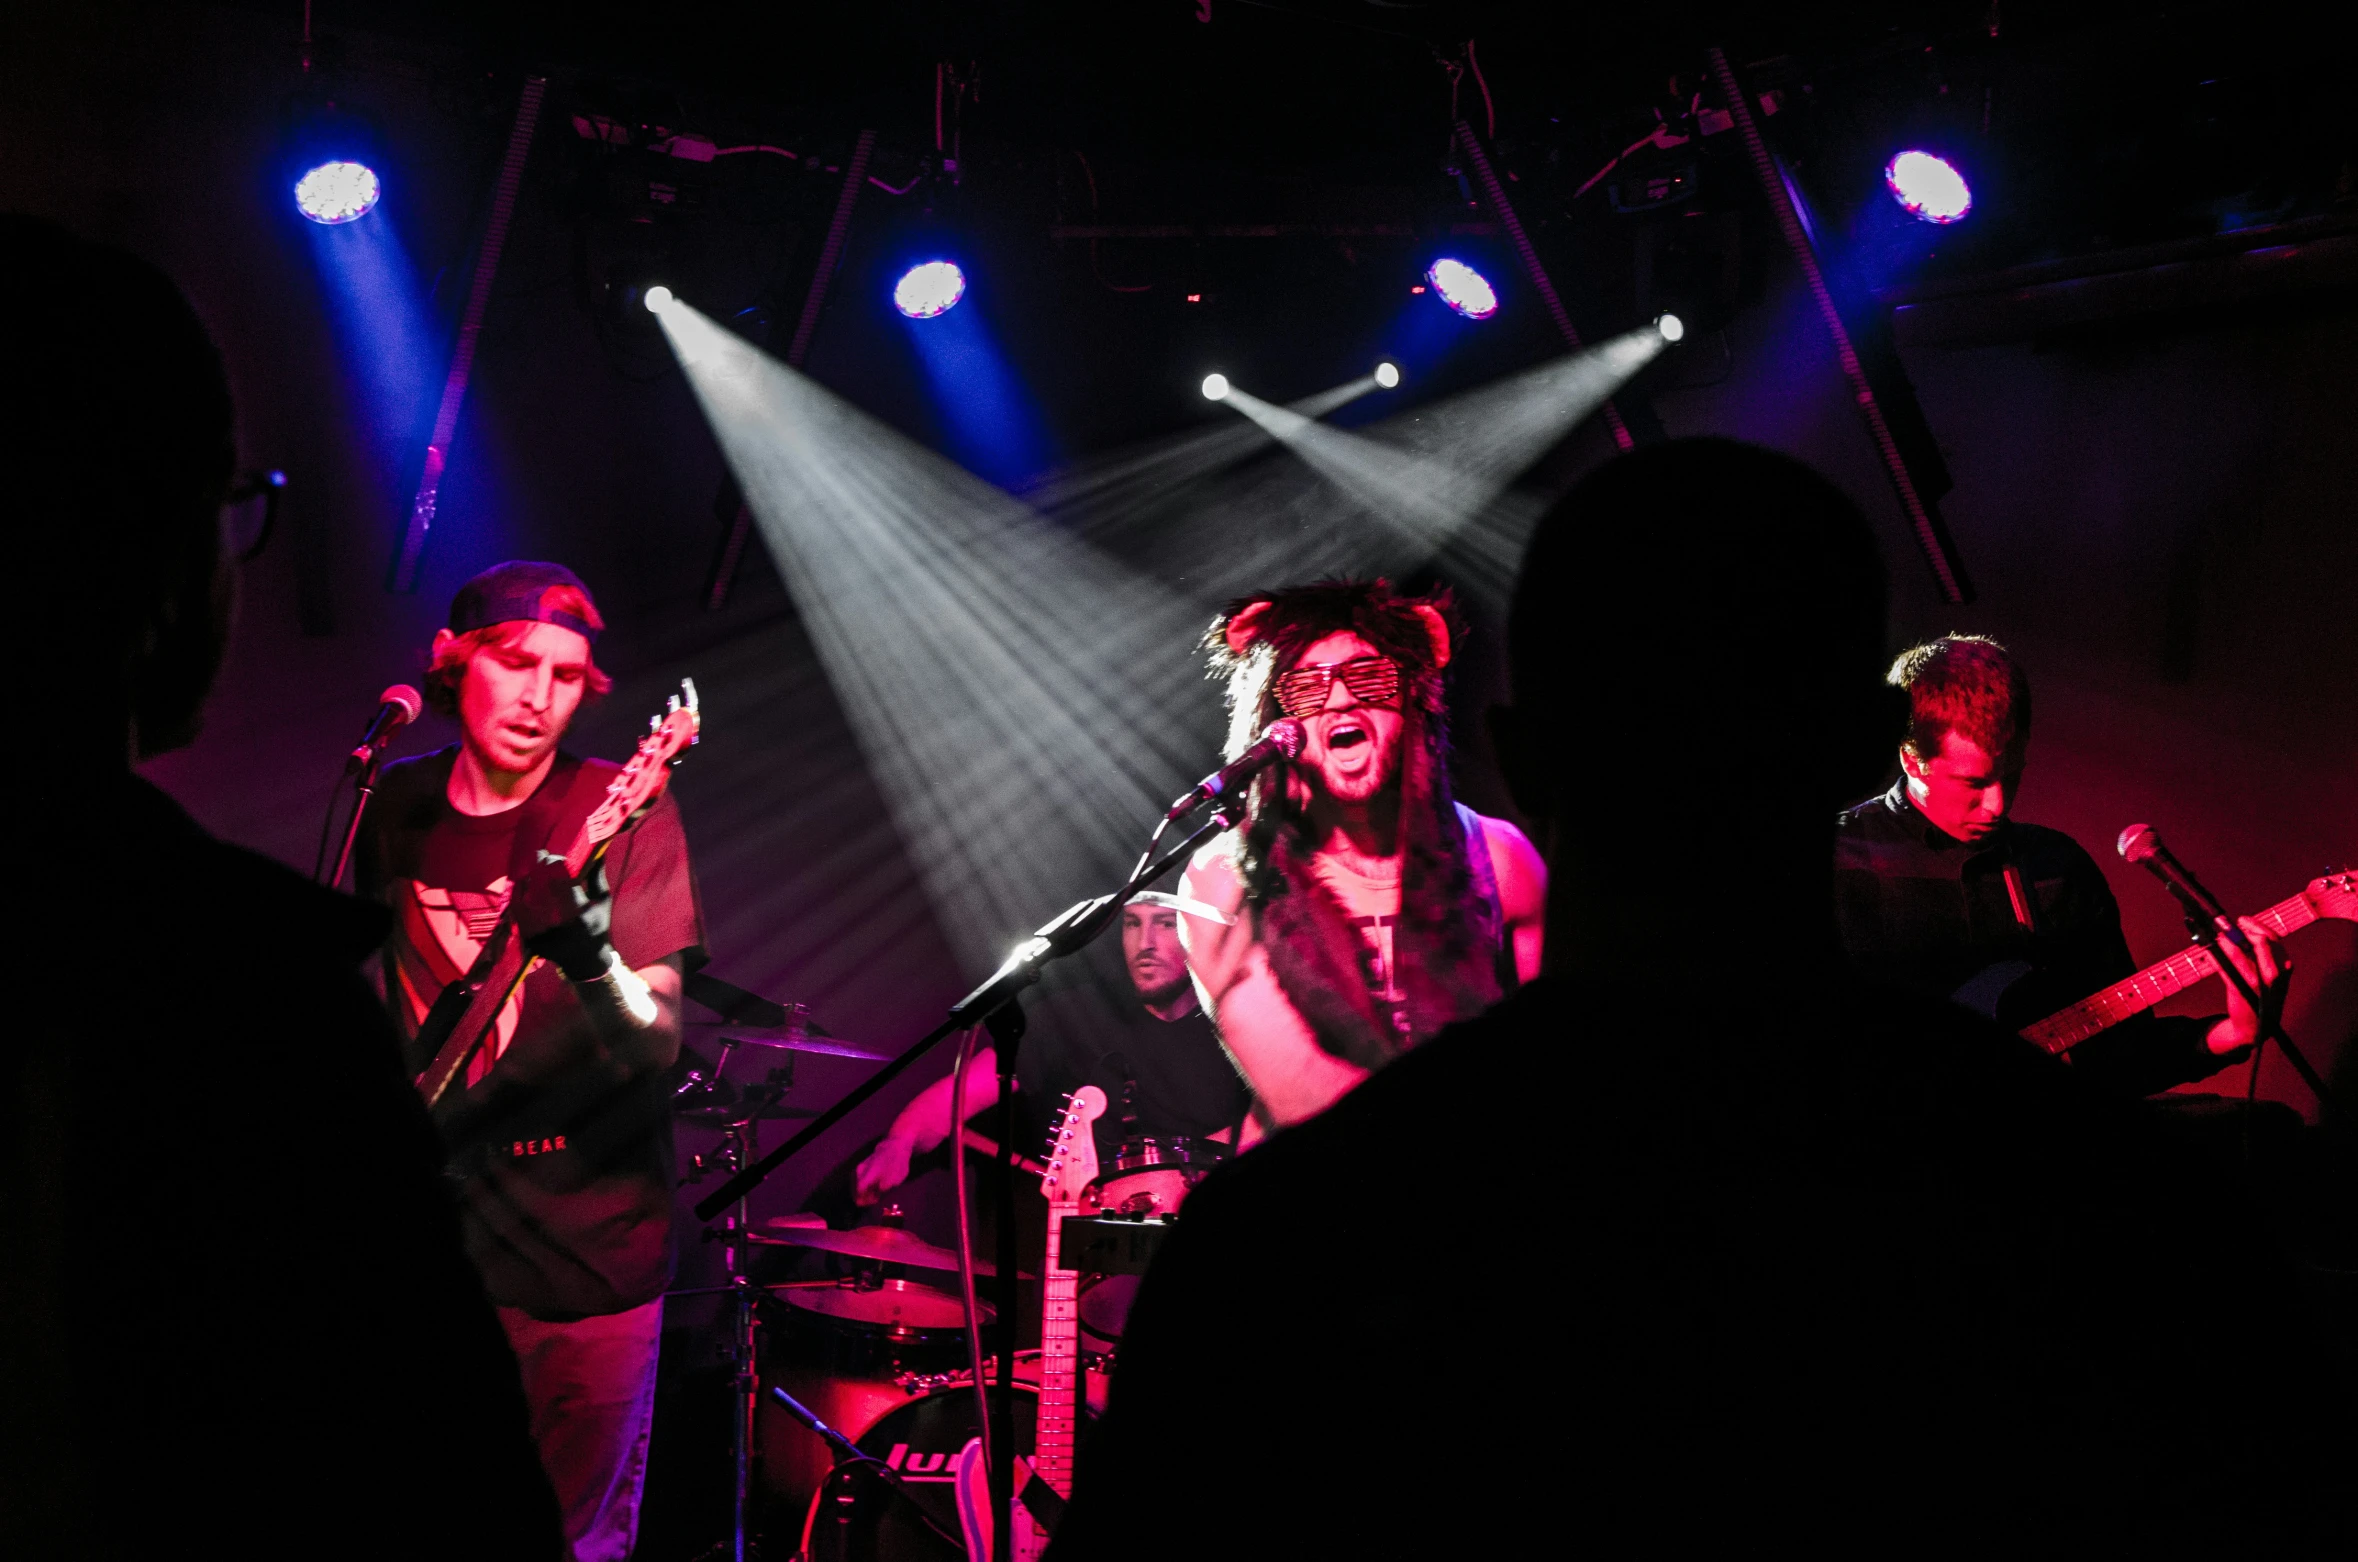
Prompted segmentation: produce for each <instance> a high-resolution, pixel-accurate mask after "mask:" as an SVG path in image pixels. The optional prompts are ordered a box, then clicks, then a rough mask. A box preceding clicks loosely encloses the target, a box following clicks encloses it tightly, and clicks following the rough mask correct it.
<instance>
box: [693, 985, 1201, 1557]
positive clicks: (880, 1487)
mask: <svg viewBox="0 0 2358 1562" xmlns="http://www.w3.org/2000/svg"><path fill="white" fill-rule="evenodd" d="M689 1029H690V1032H691V1034H694V1033H696V1032H699V1031H708V1032H712V1033H714V1034H715V1035H717V1037H718V1039H719V1042H720V1053H719V1057H718V1060H717V1061H716V1062H715V1063H714V1064H713V1065H712V1066H711V1068H710V1069H709V1070H707V1069H705V1068H703V1067H702V1066H701V1065H700V1064H698V1063H697V1062H695V1061H694V1055H693V1054H692V1053H691V1062H690V1066H689V1068H688V1069H687V1070H686V1071H685V1072H684V1075H683V1078H682V1080H681V1082H680V1084H679V1085H678V1087H677V1089H676V1090H675V1092H674V1098H673V1105H674V1111H675V1114H676V1115H677V1116H678V1117H679V1118H681V1119H682V1120H683V1121H687V1122H693V1123H697V1124H700V1125H703V1126H705V1127H708V1128H711V1129H715V1130H717V1131H718V1132H719V1134H720V1142H719V1144H718V1146H717V1147H716V1148H715V1149H714V1150H713V1151H711V1152H708V1153H706V1154H703V1155H699V1156H696V1157H695V1158H694V1159H693V1160H692V1161H691V1163H690V1164H689V1166H688V1167H687V1168H685V1171H686V1175H685V1176H684V1177H683V1179H682V1180H683V1181H684V1182H695V1181H698V1180H701V1179H702V1178H703V1177H704V1176H706V1175H707V1174H709V1173H712V1172H722V1173H734V1172H735V1171H737V1170H739V1169H740V1168H742V1167H743V1166H745V1165H747V1164H748V1163H749V1162H750V1161H751V1160H752V1158H753V1155H754V1153H755V1146H754V1136H755V1133H756V1132H757V1130H758V1127H759V1125H760V1124H761V1123H762V1122H764V1121H768V1120H772V1119H778V1118H800V1117H809V1116H811V1115H812V1113H811V1112H810V1111H809V1110H808V1109H806V1108H801V1107H797V1106H792V1105H789V1104H787V1102H786V1099H785V1097H786V1095H787V1093H788V1091H789V1089H790V1087H791V1085H792V1083H793V1058H792V1054H793V1053H795V1052H803V1051H819V1052H825V1053H827V1054H830V1055H834V1056H849V1057H856V1058H869V1057H874V1056H875V1054H872V1053H868V1052H866V1051H864V1050H862V1049H859V1048H856V1047H853V1046H851V1045H849V1044H847V1043H844V1042H842V1041H840V1040H838V1039H836V1038H833V1037H829V1036H826V1035H825V1033H824V1032H819V1031H817V1029H816V1027H813V1026H810V1025H808V1024H807V1022H804V1021H802V1019H801V1017H800V1016H799V1014H797V1015H796V1016H794V1023H790V1024H789V1025H786V1026H778V1027H767V1026H763V1027H747V1026H743V1025H710V1026H707V1025H691V1026H690V1027H689ZM740 1049H760V1050H761V1051H762V1052H766V1053H769V1054H771V1055H775V1054H776V1053H780V1052H783V1053H785V1054H787V1057H786V1061H785V1062H784V1063H783V1064H782V1065H777V1066H771V1067H768V1068H767V1069H766V1071H765V1075H764V1077H763V1078H761V1079H760V1080H758V1081H756V1082H753V1083H737V1082H733V1081H732V1080H730V1079H729V1078H728V1077H727V1074H728V1070H729V1064H730V1062H731V1059H732V1057H741V1056H745V1055H746V1053H744V1052H743V1051H741V1050H740ZM1226 1153H1227V1146H1225V1145H1223V1144H1219V1143H1215V1142H1211V1141H1206V1140H1201V1139H1187V1138H1183V1137H1169V1136H1163V1137H1134V1138H1131V1139H1128V1140H1125V1141H1124V1142H1123V1143H1122V1145H1121V1147H1120V1149H1119V1150H1118V1151H1117V1152H1116V1153H1115V1154H1113V1155H1112V1156H1110V1157H1108V1158H1107V1159H1106V1160H1105V1162H1104V1164H1103V1166H1102V1168H1101V1175H1100V1176H1099V1177H1098V1178H1097V1179H1096V1180H1095V1181H1094V1182H1093V1183H1092V1184H1091V1185H1090V1188H1089V1191H1088V1194H1087V1195H1086V1197H1085V1200H1084V1205H1083V1207H1084V1209H1085V1211H1086V1215H1085V1217H1083V1218H1079V1219H1075V1220H1073V1221H1072V1222H1071V1225H1070V1226H1069V1227H1068V1228H1067V1229H1066V1232H1065V1248H1066V1251H1067V1252H1068V1253H1072V1254H1074V1255H1076V1257H1077V1256H1078V1255H1082V1254H1090V1255H1096V1256H1095V1257H1091V1258H1088V1259H1086V1260H1083V1261H1085V1262H1090V1263H1101V1264H1103V1265H1104V1272H1084V1273H1083V1274H1082V1275H1081V1277H1080V1282H1079V1295H1080V1305H1079V1309H1078V1311H1079V1316H1080V1323H1081V1331H1082V1358H1083V1366H1084V1368H1085V1372H1084V1374H1083V1383H1084V1387H1083V1390H1082V1393H1081V1398H1082V1401H1083V1404H1084V1405H1085V1407H1086V1410H1087V1412H1088V1413H1089V1414H1094V1413H1095V1412H1096V1411H1097V1410H1098V1409H1099V1408H1100V1407H1101V1406H1102V1404H1103V1403H1104V1396H1105V1388H1106V1384H1107V1382H1108V1380H1109V1375H1110V1373H1111V1370H1112V1367H1113V1362H1114V1356H1115V1353H1116V1350H1117V1348H1118V1346H1119V1343H1120V1338H1121V1329H1122V1323H1123V1321H1124V1319H1125V1317H1126V1316H1127V1314H1128V1311H1129V1304H1130V1298H1131V1295H1132V1294H1133V1293H1134V1292H1135V1289H1136V1286H1137V1279H1138V1271H1140V1270H1142V1269H1143V1268H1144V1263H1143V1255H1145V1254H1146V1253H1149V1252H1151V1248H1152V1245H1153V1242H1154V1240H1155V1239H1156V1238H1157V1237H1159V1235H1160V1232H1161V1230H1162V1228H1163V1227H1164V1226H1165V1225H1166V1224H1167V1222H1168V1221H1169V1219H1170V1217H1171V1216H1172V1215H1173V1214H1174V1213H1176V1211H1177V1210H1178V1208H1179V1206H1180V1204H1181V1203H1182V1202H1183V1201H1184V1200H1185V1199H1186V1196H1187V1191H1188V1189H1189V1188H1190V1187H1192V1186H1193V1185H1194V1184H1195V1183H1196V1182H1197V1181H1198V1180H1200V1179H1201V1178H1202V1177H1203V1176H1204V1175H1205V1173H1206V1172H1208V1171H1209V1170H1210V1169H1211V1167H1212V1166H1213V1165H1214V1164H1215V1163H1216V1162H1217V1161H1218V1160H1219V1159H1220V1158H1222V1157H1223V1156H1225V1155H1226ZM899 1219H900V1212H899V1210H898V1209H897V1208H894V1207H890V1206H888V1207H886V1208H885V1209H884V1210H882V1211H881V1212H880V1216H879V1223H878V1224H873V1225H864V1226H858V1227H854V1228H852V1229H849V1230H839V1229H832V1228H830V1227H829V1226H828V1225H827V1223H826V1222H825V1220H824V1219H823V1218H822V1217H820V1216H818V1215H814V1214H794V1215H785V1216H780V1217H775V1218H771V1219H766V1220H759V1221H756V1220H754V1219H752V1218H751V1216H750V1213H749V1211H748V1210H747V1208H746V1205H745V1202H744V1201H742V1200H740V1201H739V1202H738V1203H737V1204H736V1205H735V1206H734V1207H732V1208H731V1209H730V1210H729V1212H728V1213H727V1214H726V1215H724V1216H723V1217H722V1219H721V1220H720V1222H719V1223H718V1229H717V1230H714V1231H710V1232H708V1233H707V1237H708V1239H710V1240H714V1241H717V1242H719V1243H720V1244H721V1248H722V1254H723V1264H724V1275H725V1279H724V1282H723V1283H722V1284H721V1285H718V1286H711V1287H697V1288H694V1290H692V1291H688V1292H675V1293H674V1294H675V1295H686V1294H698V1293H702V1294H713V1293H719V1294H722V1295H725V1296H726V1297H727V1298H728V1303H729V1306H728V1309H727V1311H726V1314H725V1317H726V1321H727V1340H726V1343H725V1345H724V1346H723V1354H724V1356H725V1357H726V1359H727V1360H728V1362H729V1364H730V1367H731V1386H732V1389H733V1396H732V1402H733V1411H734V1414H733V1421H732V1434H731V1449H732V1457H733V1460H734V1466H735V1467H734V1472H733V1473H734V1486H733V1490H734V1515H733V1518H734V1535H733V1543H734V1544H733V1554H734V1556H735V1557H736V1558H738V1559H740V1562H742V1559H743V1558H744V1557H746V1556H747V1555H748V1554H749V1551H748V1538H749V1528H748V1518H749V1513H750V1510H751V1508H752V1505H753V1503H754V1500H755V1491H754V1482H755V1476H756V1471H757V1470H758V1473H759V1480H760V1484H761V1487H762V1491H763V1495H764V1496H765V1497H766V1499H767V1504H766V1505H769V1506H771V1507H773V1509H774V1510H782V1511H784V1512H788V1513H797V1512H799V1513H800V1514H801V1515H802V1517H803V1524H802V1538H801V1544H800V1546H799V1547H798V1548H797V1551H796V1555H797V1556H798V1557H802V1558H806V1559H809V1562H817V1559H819V1558H821V1557H848V1556H853V1555H858V1556H861V1557H875V1558H897V1557H903V1556H906V1557H911V1558H926V1559H935V1558H938V1557H939V1556H940V1555H941V1552H942V1541H941V1540H940V1538H939V1536H940V1535H941V1534H942V1533H943V1531H944V1529H945V1528H947V1529H948V1530H949V1531H950V1532H951V1533H955V1532H956V1526H957V1523H958V1519H957V1516H956V1511H955V1498H954V1492H953V1490H952V1487H953V1484H954V1481H955V1476H954V1475H953V1474H952V1473H951V1472H952V1470H953V1467H954V1465H955V1464H956V1461H957V1459H958V1457H959V1453H960V1450H962V1449H963V1448H964V1447H965V1446H966V1444H967V1442H968V1441H969V1440H970V1439H972V1438H973V1437H974V1436H975V1434H976V1430H977V1427H976V1413H975V1397H974V1393H973V1379H972V1375H971V1371H970V1369H969V1366H968V1362H969V1359H970V1358H969V1354H968V1348H967V1338H966V1314H965V1309H964V1307H963V1305H962V1304H961V1302H960V1300H959V1296H958V1292H957V1289H956V1287H957V1284H958V1281H957V1273H958V1255H957V1253H956V1252H954V1251H953V1250H952V1249H950V1248H947V1247H942V1246H938V1245H936V1244H934V1243H931V1242H927V1241H925V1240H924V1239H922V1238H921V1237H919V1236H918V1235H917V1234H915V1233H913V1232H911V1231H908V1230H906V1229H904V1228H903V1227H902V1226H901V1225H900V1224H899V1223H898V1222H899ZM1074 1228H1086V1229H1085V1230H1082V1229H1074ZM781 1248H784V1249H799V1250H802V1251H805V1252H813V1253H824V1254H829V1255H833V1258H834V1260H835V1262H834V1263H833V1264H832V1265H831V1266H830V1267H831V1268H833V1269H835V1270H837V1271H839V1272H838V1273H836V1274H834V1275H832V1276H830V1277H827V1278H820V1279H797V1280H787V1281H783V1282H779V1281H763V1280H757V1279H756V1278H755V1277H754V1274H753V1268H754V1265H755V1260H756V1259H757V1257H758V1256H759V1255H760V1254H761V1253H762V1252H764V1251H767V1250H775V1249H781ZM974 1272H975V1274H976V1275H977V1276H978V1277H979V1278H983V1279H995V1278H996V1275H997V1272H996V1270H995V1269H994V1267H993V1266H992V1265H990V1264H989V1263H986V1262H983V1261H981V1260H980V1259H979V1258H978V1259H977V1260H976V1261H975V1263H974ZM1016 1278H1017V1280H1018V1281H1022V1282H1029V1281H1032V1280H1034V1279H1035V1278H1036V1277H1035V1276H1033V1275H1031V1274H1029V1273H1025V1274H1021V1275H1018V1276H1017V1277H1016ZM999 1294H1000V1296H1001V1297H1002V1298H1004V1297H1006V1296H1007V1295H1008V1294H1010V1293H1008V1292H1006V1291H1004V1290H1002V1291H1001V1292H1000V1293H999ZM978 1305H979V1309H980V1313H981V1318H982V1321H983V1322H984V1323H985V1324H986V1325H988V1324H990V1323H991V1322H993V1321H994V1320H995V1318H996V1316H997V1314H996V1310H995V1308H994V1307H993V1305H992V1304H991V1303H990V1302H989V1301H982V1302H980V1303H979V1304H978ZM994 1332H996V1331H994ZM1039 1358H1040V1352H1038V1351H1018V1352H1016V1353H1015V1360H1014V1376H1015V1383H1014V1387H1013V1390H1012V1392H1013V1395H1014V1399H1015V1406H1014V1409H1015V1428H1016V1438H1017V1451H1018V1453H1019V1454H1022V1455H1024V1456H1026V1457H1029V1456H1030V1455H1031V1452H1032V1427H1033V1423H1034V1417H1035V1415H1036V1412H1037V1409H1038V1385H1039V1380H1040V1361H1039ZM773 1390H776V1391H782V1396H783V1398H785V1399H787V1400H791V1401H792V1402H794V1403H795V1405H796V1407H797V1409H799V1410H801V1411H802V1412H803V1414H804V1415H814V1414H815V1415H816V1416H817V1417H818V1418H819V1419H820V1420H822V1421H824V1422H825V1423H827V1424H828V1425H829V1426H830V1427H831V1428H833V1429H836V1430H837V1431H839V1432H840V1433H841V1434H842V1436H843V1437H845V1438H847V1439H848V1440H849V1442H850V1443H851V1444H854V1445H856V1446H857V1448H858V1450H859V1453H860V1454H861V1455H862V1456H864V1458H863V1459H862V1460H860V1461H855V1460H853V1459H850V1458H848V1457H841V1456H839V1455H840V1453H841V1451H840V1450H839V1449H837V1448H835V1447H831V1446H830V1445H829V1443H828V1442H827V1441H826V1440H825V1439H824V1438H822V1437H821V1436H820V1435H819V1434H818V1433H816V1432H814V1431H812V1430H810V1429H809V1428H808V1425H807V1422H805V1421H804V1420H802V1419H801V1418H800V1417H798V1416H797V1415H794V1414H790V1413H789V1412H788V1411H787V1410H786V1409H785V1408H784V1407H783V1406H782V1404H781V1403H780V1402H779V1401H780V1397H781V1395H780V1394H774V1393H773V1392H772V1391H773ZM863 1463H865V1464H868V1465H869V1466H871V1467H873V1466H874V1465H881V1466H882V1467H883V1468H884V1469H886V1470H889V1471H891V1472H893V1473H894V1475H895V1476H896V1477H897V1479H895V1480H893V1481H892V1482H891V1483H890V1484H889V1485H888V1484H886V1483H882V1482H879V1481H876V1480H871V1479H864V1478H862V1477H861V1475H860V1474H859V1467H860V1465H861V1464H863ZM910 1503H914V1504H917V1505H918V1506H920V1507H922V1508H923V1509H924V1510H926V1511H925V1512H924V1513H923V1514H919V1513H913V1512H911V1511H910V1509H909V1506H908V1505H909V1504H910ZM928 1520H930V1521H931V1522H930V1524H929V1523H928V1522H927V1521H928ZM929 1531H930V1532H929Z"/></svg>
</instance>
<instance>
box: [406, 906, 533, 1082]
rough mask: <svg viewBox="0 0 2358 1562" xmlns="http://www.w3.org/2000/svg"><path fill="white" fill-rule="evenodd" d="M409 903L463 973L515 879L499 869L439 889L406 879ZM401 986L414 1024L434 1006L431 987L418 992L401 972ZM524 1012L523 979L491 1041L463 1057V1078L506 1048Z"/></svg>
mask: <svg viewBox="0 0 2358 1562" xmlns="http://www.w3.org/2000/svg"><path fill="white" fill-rule="evenodd" d="M405 883H406V885H407V888H408V891H409V900H410V904H411V905H412V906H414V907H415V908H416V910H417V912H418V913H419V920H420V921H422V922H424V924H425V926H426V927H427V928H428V929H429V930H430V931H431V932H432V933H433V935H434V943H435V946H436V948H437V950H438V951H439V952H440V953H441V955H442V957H443V959H444V960H446V961H447V962H449V965H450V968H451V969H452V970H453V971H455V972H457V973H459V974H462V975H463V974H464V973H465V972H466V971H467V970H468V968H469V967H471V966H473V965H474V963H475V958H476V956H478V955H480V954H481V953H482V952H483V941H484V940H485V939H487V938H489V937H490V936H491V930H492V929H493V928H495V927H497V926H498V925H499V919H500V918H501V917H502V916H504V915H506V913H507V909H508V897H509V896H510V895H511V894H512V893H513V892H514V890H515V885H514V884H513V883H512V882H510V880H509V879H508V876H507V875H506V874H504V873H503V874H501V875H500V876H499V877H498V878H496V879H493V880H492V881H491V882H490V883H489V884H487V885H485V886H484V887H483V888H482V889H479V890H466V889H443V888H441V887H440V886H438V885H433V884H427V883H425V882H423V881H422V880H419V879H409V880H406V881H405ZM402 974H403V978H404V980H403V981H402V984H401V985H402V989H403V991H405V992H406V993H408V994H409V1002H410V1020H411V1023H412V1024H415V1023H417V1022H419V1021H421V1020H423V1019H424V1018H425V1017H426V1011H427V1010H428V1009H430V1008H432V1007H433V1004H434V999H435V998H436V996H438V995H437V994H435V993H420V992H419V991H418V990H417V985H416V983H414V982H412V981H410V980H408V979H407V978H408V972H407V971H406V970H405V971H404V972H403V973H402ZM523 1012H524V988H523V985H522V984H521V983H519V984H518V985H517V987H516V990H515V991H514V992H512V993H510V994H509V995H508V1001H507V1003H506V1004H505V1005H503V1006H502V1007H501V1009H500V1011H499V1023H498V1024H497V1025H495V1026H494V1027H493V1028H492V1033H491V1041H490V1044H489V1045H488V1046H486V1047H484V1048H483V1049H482V1050H480V1051H478V1052H477V1053H476V1054H475V1056H474V1057H473V1058H472V1059H470V1060H469V1061H468V1063H467V1083H468V1084H469V1085H473V1084H476V1083H478V1082H479V1081H481V1080H482V1078H483V1076H484V1075H486V1074H488V1073H489V1072H491V1066H492V1064H494V1063H496V1062H498V1061H499V1057H500V1054H501V1053H503V1052H505V1051H507V1050H508V1043H509V1042H511V1041H513V1040H515V1037H516V1022H517V1020H518V1019H519V1017H520V1016H521V1015H522V1014H523Z"/></svg>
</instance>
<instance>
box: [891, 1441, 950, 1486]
mask: <svg viewBox="0 0 2358 1562" xmlns="http://www.w3.org/2000/svg"><path fill="white" fill-rule="evenodd" d="M950 1460H951V1456H950V1455H949V1454H928V1453H911V1452H909V1445H908V1444H907V1443H895V1444H893V1445H892V1452H891V1453H888V1454H886V1455H885V1456H884V1467H885V1468H886V1469H888V1470H897V1471H899V1472H900V1473H901V1475H902V1477H903V1478H905V1479H907V1480H912V1481H955V1480H957V1478H958V1477H957V1476H956V1475H955V1474H954V1473H953V1472H952V1471H951V1469H950Z"/></svg>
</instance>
